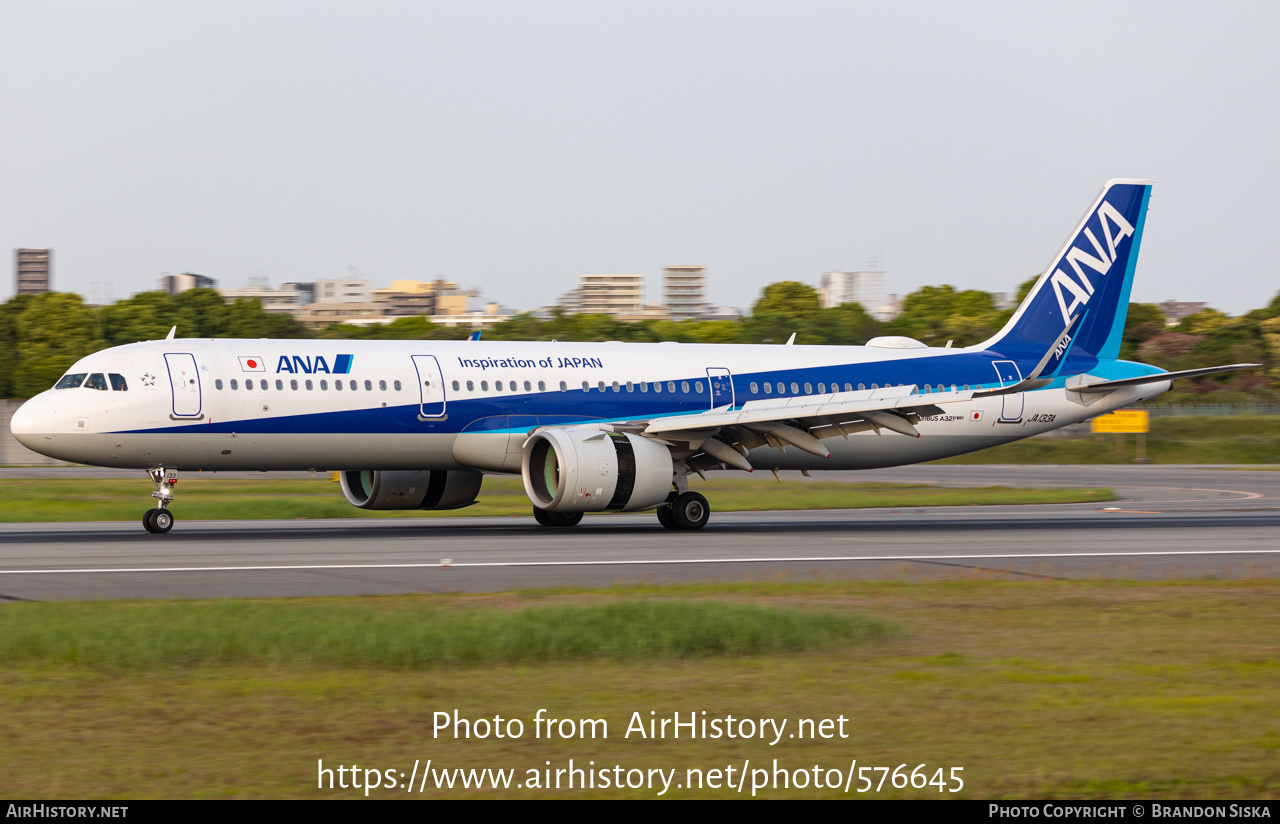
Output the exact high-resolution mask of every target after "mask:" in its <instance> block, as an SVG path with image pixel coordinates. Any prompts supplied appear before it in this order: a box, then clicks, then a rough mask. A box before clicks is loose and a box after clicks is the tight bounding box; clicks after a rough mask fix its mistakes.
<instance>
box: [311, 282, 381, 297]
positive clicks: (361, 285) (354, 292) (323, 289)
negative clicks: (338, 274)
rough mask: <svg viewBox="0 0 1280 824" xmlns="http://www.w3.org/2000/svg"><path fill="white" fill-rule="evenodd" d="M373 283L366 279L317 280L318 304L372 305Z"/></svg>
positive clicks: (316, 294) (316, 295)
mask: <svg viewBox="0 0 1280 824" xmlns="http://www.w3.org/2000/svg"><path fill="white" fill-rule="evenodd" d="M372 301H373V283H372V281H370V280H368V279H366V278H316V286H315V302H316V303H371V302H372Z"/></svg>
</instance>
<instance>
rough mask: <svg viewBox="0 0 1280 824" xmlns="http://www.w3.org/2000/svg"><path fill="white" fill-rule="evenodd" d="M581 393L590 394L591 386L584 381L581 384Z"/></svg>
mask: <svg viewBox="0 0 1280 824" xmlns="http://www.w3.org/2000/svg"><path fill="white" fill-rule="evenodd" d="M582 391H583V392H590V391H591V384H589V383H587V382H586V381H583V382H582Z"/></svg>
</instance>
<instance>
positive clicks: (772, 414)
mask: <svg viewBox="0 0 1280 824" xmlns="http://www.w3.org/2000/svg"><path fill="white" fill-rule="evenodd" d="M973 394H974V393H973V392H972V391H968V390H966V391H957V392H932V393H927V394H923V395H922V394H920V393H919V392H918V391H917V388H916V387H915V386H893V387H884V388H882V389H871V390H860V391H856V392H836V393H832V394H828V395H817V396H813V395H810V396H805V397H799V398H786V399H783V398H779V399H777V400H760V401H750V402H748V403H746V404H744V405H743V406H742V407H741V408H740V409H729V408H728V407H720V408H718V409H711V410H708V411H706V412H700V413H697V414H690V415H673V416H670V417H663V418H655V419H652V420H648V421H633V422H628V423H626V424H623V425H621V427H619V428H626V429H630V430H632V431H635V432H636V433H637V434H640V435H643V436H645V437H647V438H652V439H655V440H659V441H662V442H664V443H668V444H670V445H671V446H679V445H681V444H687V445H688V446H687V448H688V449H690V450H693V451H697V450H701V451H702V452H704V453H705V454H706V455H709V456H711V458H713V459H714V460H713V461H711V463H727V464H730V465H732V466H736V467H738V468H740V469H746V470H748V471H749V470H750V469H751V465H750V463H749V462H748V461H747V460H746V450H748V449H754V448H756V447H759V446H765V445H768V446H772V447H775V448H778V449H785V448H786V447H787V446H794V447H797V448H799V449H802V450H804V451H806V452H811V453H813V454H815V455H820V456H822V457H829V455H830V453H829V452H828V451H827V449H826V447H824V446H823V445H822V440H823V439H825V438H834V437H837V436H840V437H845V438H847V437H848V436H849V435H851V434H853V433H855V432H863V431H867V430H875V431H877V432H878V431H879V430H881V429H887V430H889V431H891V432H897V433H900V434H902V435H907V436H909V437H914V438H918V437H920V433H919V432H918V431H917V430H916V428H915V426H914V425H913V424H915V423H917V422H919V420H920V418H923V417H928V416H930V415H937V414H940V413H941V412H942V410H941V409H940V408H939V406H938V404H947V403H959V402H962V401H967V400H969V399H970V398H972V397H973Z"/></svg>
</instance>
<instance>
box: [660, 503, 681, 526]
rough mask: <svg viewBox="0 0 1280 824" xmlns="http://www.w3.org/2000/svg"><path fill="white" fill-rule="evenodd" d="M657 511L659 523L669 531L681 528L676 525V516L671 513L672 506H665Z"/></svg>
mask: <svg viewBox="0 0 1280 824" xmlns="http://www.w3.org/2000/svg"><path fill="white" fill-rule="evenodd" d="M655 511H656V512H657V513H658V523H660V524H662V525H663V526H665V527H666V528H667V529H679V528H680V527H679V526H677V525H676V518H675V515H673V514H672V512H671V505H670V504H663V505H662V506H660V507H658V508H657V510H655Z"/></svg>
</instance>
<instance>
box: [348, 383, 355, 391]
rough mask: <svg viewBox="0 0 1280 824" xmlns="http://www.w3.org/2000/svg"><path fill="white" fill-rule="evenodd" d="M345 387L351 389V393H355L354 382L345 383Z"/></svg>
mask: <svg viewBox="0 0 1280 824" xmlns="http://www.w3.org/2000/svg"><path fill="white" fill-rule="evenodd" d="M347 386H348V387H350V388H351V391H352V392H354V391H356V382H355V381H349V382H348V383H347Z"/></svg>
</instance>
